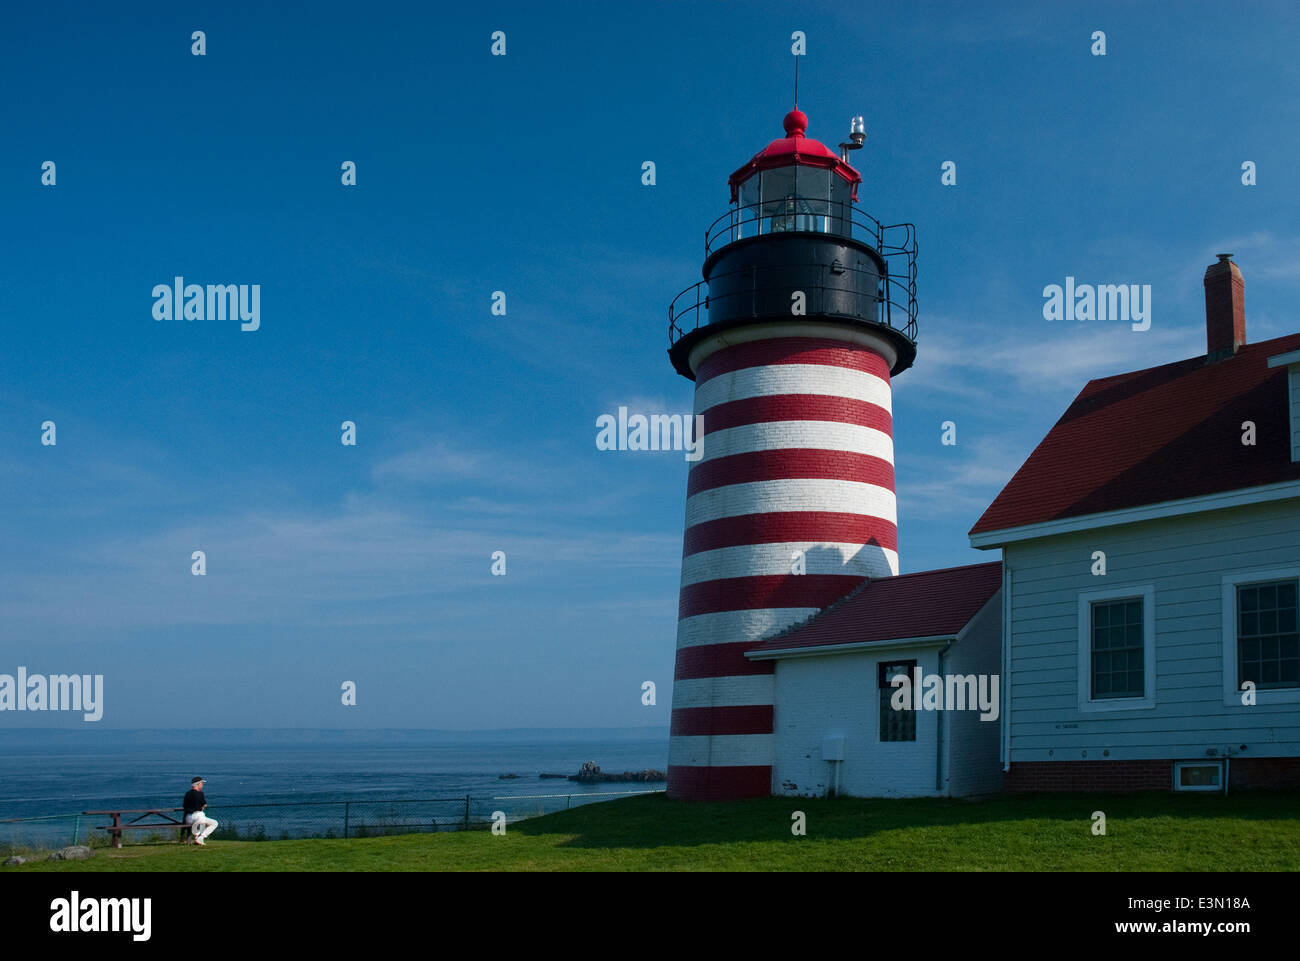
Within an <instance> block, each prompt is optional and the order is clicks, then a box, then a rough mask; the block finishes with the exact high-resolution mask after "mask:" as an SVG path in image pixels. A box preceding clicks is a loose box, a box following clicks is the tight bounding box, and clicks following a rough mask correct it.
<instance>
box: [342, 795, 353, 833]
mask: <svg viewBox="0 0 1300 961" xmlns="http://www.w3.org/2000/svg"><path fill="white" fill-rule="evenodd" d="M351 813H352V802H351V801H344V802H343V836H344V837H347V836H348V817H349V815H350V814H351Z"/></svg>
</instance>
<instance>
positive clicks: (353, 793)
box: [0, 732, 668, 844]
mask: <svg viewBox="0 0 1300 961" xmlns="http://www.w3.org/2000/svg"><path fill="white" fill-rule="evenodd" d="M6 733H7V734H9V735H11V736H9V737H5V738H4V739H3V740H0V821H4V820H6V819H12V818H33V817H40V816H49V815H76V814H79V813H80V812H83V811H87V810H118V809H130V808H153V807H179V806H180V804H181V798H182V797H183V796H184V794H185V792H186V791H187V790H188V789H189V786H190V778H191V777H193V776H195V775H202V776H203V777H204V778H206V779H207V783H206V785H205V787H204V794H205V796H206V798H207V801H208V813H209V815H211V816H212V817H214V818H216V819H217V820H218V821H223V822H224V823H225V824H227V825H230V824H235V825H240V826H242V827H243V828H244V829H245V830H248V829H250V828H253V827H258V826H260V827H261V829H262V830H263V831H264V832H265V834H266V835H267V836H269V837H280V836H283V835H286V834H287V835H289V836H301V835H306V834H320V833H324V832H325V831H332V832H333V833H334V834H335V835H339V834H341V833H342V832H343V830H344V818H345V817H346V818H347V820H348V821H349V822H350V824H349V825H348V829H349V831H350V833H356V831H357V825H358V824H362V825H369V826H371V827H372V828H374V826H375V825H382V826H387V827H388V828H393V827H394V826H397V827H405V828H409V829H421V830H429V829H431V826H433V825H439V826H443V827H451V826H455V825H457V824H458V823H459V822H461V821H462V820H463V819H464V818H465V816H466V811H467V805H466V802H465V796H466V795H469V796H470V799H471V800H470V802H469V805H468V811H469V815H470V817H471V819H472V820H475V821H482V820H484V819H487V818H490V817H491V814H492V812H493V811H496V810H501V811H504V812H505V813H506V815H507V818H508V819H509V820H515V819H517V818H519V817H526V816H529V815H532V814H538V813H543V812H545V811H553V810H559V809H563V808H564V807H566V806H572V805H575V804H581V803H591V802H595V801H599V800H606V799H607V797H606V795H608V794H610V793H611V792H621V791H629V792H631V791H635V792H640V791H653V790H662V789H663V787H664V786H665V785H664V783H663V782H662V781H660V782H633V783H626V784H620V783H613V784H597V785H582V784H578V783H577V782H574V781H568V780H552V779H541V778H539V777H538V775H539V774H541V773H543V772H546V773H563V774H575V773H577V771H578V769H579V767H580V766H581V765H582V763H583V762H584V761H593V762H595V763H596V764H598V765H600V767H601V769H602V771H606V772H622V771H641V770H644V769H647V768H653V769H657V770H659V771H664V770H666V768H667V763H668V739H667V737H666V736H663V737H654V738H644V737H642V738H609V739H602V738H600V737H594V738H591V739H582V738H575V739H564V740H555V741H546V740H519V741H513V742H512V741H510V740H508V739H505V740H503V739H501V738H499V737H491V738H485V739H483V740H479V741H475V740H458V741H456V742H454V743H420V742H419V741H416V742H414V743H412V742H411V732H401V735H399V736H395V737H393V738H386V737H384V736H383V732H376V733H375V736H374V737H373V739H365V735H360V738H361V739H357V738H358V733H359V732H350V734H351V736H350V737H349V738H348V739H347V740H344V741H338V740H328V739H327V740H325V741H324V742H323V743H322V742H321V741H320V740H317V739H314V738H311V737H307V738H304V739H303V740H301V741H298V742H295V741H293V740H292V738H291V736H290V737H288V738H286V737H284V736H277V737H275V738H274V739H273V741H272V742H271V743H259V742H258V741H257V740H256V739H255V738H249V737H247V736H239V735H223V734H222V733H221V732H195V733H193V734H191V733H188V732H185V733H173V734H172V735H170V736H168V735H162V736H157V735H155V736H152V737H150V738H147V739H144V743H140V739H138V738H137V739H132V738H130V737H122V738H113V737H112V736H111V732H105V733H106V735H109V736H106V737H102V738H96V739H93V740H87V739H84V738H77V739H72V740H69V741H66V742H60V741H58V740H57V739H50V738H47V737H36V738H32V739H30V740H29V741H26V742H25V741H24V740H23V739H20V738H15V737H13V736H12V735H13V734H15V733H16V732H6ZM665 735H666V732H665ZM501 774H515V775H518V777H517V778H514V779H509V780H501V779H500V778H499V775H501ZM539 796H549V797H539ZM399 800H403V801H420V802H421V803H419V804H396V803H393V802H396V801H399ZM344 801H347V802H348V809H347V812H346V814H345V812H344V809H343V803H342V802H344ZM252 805H258V807H252ZM261 805H275V806H273V807H272V806H266V807H262V806H261ZM81 822H82V825H93V824H97V823H106V819H104V818H102V817H83V818H82V819H81ZM71 823H72V822H71V821H70V820H68V819H58V820H51V821H41V822H25V823H22V824H17V825H15V824H3V823H0V844H3V843H6V842H9V843H34V842H35V841H45V840H60V839H63V838H64V836H65V835H67V837H66V839H63V840H61V841H60V843H69V841H70V840H71V835H70V825H71ZM421 825H423V827H421ZM87 830H88V827H86V826H82V827H80V837H82V838H84V837H85V834H86V832H87ZM100 833H102V832H100ZM138 833H139V834H140V835H145V834H148V833H149V832H144V831H142V832H138ZM128 837H130V835H129V836H128Z"/></svg>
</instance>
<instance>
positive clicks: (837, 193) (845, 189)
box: [828, 174, 853, 236]
mask: <svg viewBox="0 0 1300 961" xmlns="http://www.w3.org/2000/svg"><path fill="white" fill-rule="evenodd" d="M852 206H853V185H852V184H850V183H849V182H848V181H847V180H845V179H844V178H843V177H840V176H838V175H836V174H831V218H830V227H829V228H828V229H829V230H830V232H831V233H833V234H842V235H845V236H847V235H848V234H849V233H850V227H849V224H850V223H851V222H852Z"/></svg>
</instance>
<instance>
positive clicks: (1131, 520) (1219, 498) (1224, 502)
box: [967, 480, 1300, 550]
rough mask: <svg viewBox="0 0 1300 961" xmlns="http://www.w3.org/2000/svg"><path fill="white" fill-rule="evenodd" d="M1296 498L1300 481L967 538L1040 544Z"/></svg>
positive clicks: (981, 542) (983, 546) (984, 543)
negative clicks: (1122, 526)
mask: <svg viewBox="0 0 1300 961" xmlns="http://www.w3.org/2000/svg"><path fill="white" fill-rule="evenodd" d="M1292 497H1300V480H1288V481H1281V482H1279V483H1276V484H1261V485H1259V486H1256V487H1243V488H1237V489H1236V490H1230V491H1219V492H1217V493H1214V494H1201V495H1199V496H1197V497H1184V498H1180V499H1178V500H1172V501H1158V502H1156V503H1154V504H1143V505H1140V506H1138V507H1124V508H1120V509H1118V510H1113V511H1100V512H1098V513H1095V514H1079V515H1077V516H1074V517H1063V518H1059V519H1057V520H1050V521H1039V522H1037V523H1034V524H1023V525H1020V526H1018V527H1003V528H998V529H995V530H987V531H979V532H978V533H977V532H976V531H975V530H974V529H972V530H971V532H970V533H969V534H968V535H967V536H968V537H969V538H970V546H971V547H974V548H977V549H979V550H987V549H989V548H993V547H1001V546H1002V545H1004V544H1011V543H1014V542H1016V541H1028V540H1037V539H1038V538H1040V537H1054V536H1056V535H1058V534H1072V533H1075V532H1077V531H1086V530H1093V529H1095V528H1098V527H1114V526H1117V525H1119V524H1136V523H1138V522H1140V521H1148V520H1158V519H1160V518H1163V517H1177V516H1179V515H1182V514H1198V513H1202V512H1204V511H1215V510H1223V509H1225V508H1229V507H1242V506H1245V505H1247V504H1262V503H1265V502H1267V501H1275V500H1286V499H1288V498H1292Z"/></svg>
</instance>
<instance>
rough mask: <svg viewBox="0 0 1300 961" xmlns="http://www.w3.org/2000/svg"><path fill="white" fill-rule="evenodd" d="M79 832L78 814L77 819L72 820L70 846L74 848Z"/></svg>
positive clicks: (79, 818)
mask: <svg viewBox="0 0 1300 961" xmlns="http://www.w3.org/2000/svg"><path fill="white" fill-rule="evenodd" d="M80 834H81V815H80V814H78V815H77V819H76V820H75V821H73V822H72V846H73V847H74V848H75V847H76V846H77V838H78V837H79V836H80Z"/></svg>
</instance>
